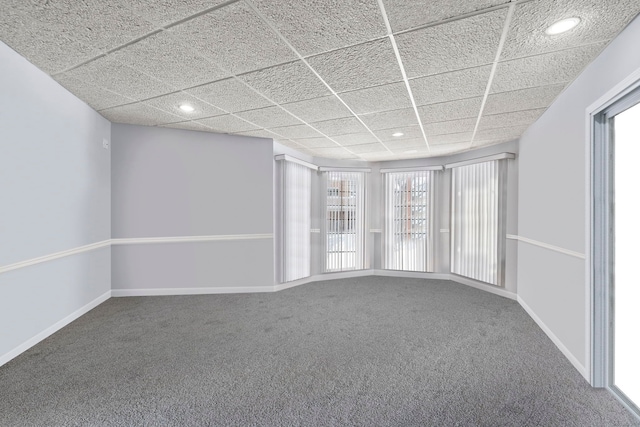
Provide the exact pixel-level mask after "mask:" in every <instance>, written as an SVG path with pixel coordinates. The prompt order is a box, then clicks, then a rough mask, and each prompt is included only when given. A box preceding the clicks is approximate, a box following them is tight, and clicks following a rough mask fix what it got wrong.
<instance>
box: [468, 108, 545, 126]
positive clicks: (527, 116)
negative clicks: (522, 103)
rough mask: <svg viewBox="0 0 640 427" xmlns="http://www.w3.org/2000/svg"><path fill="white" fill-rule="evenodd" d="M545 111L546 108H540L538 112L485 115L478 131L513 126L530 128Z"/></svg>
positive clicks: (527, 111)
mask: <svg viewBox="0 0 640 427" xmlns="http://www.w3.org/2000/svg"><path fill="white" fill-rule="evenodd" d="M544 111H545V108H539V109H537V110H526V111H515V112H512V113H503V114H494V115H490V116H488V115H486V114H485V115H483V116H482V119H481V120H480V126H479V127H478V129H480V130H485V129H495V128H506V127H512V126H528V125H530V124H532V123H533V122H535V121H536V120H538V118H539V117H540V116H541V115H542V113H544Z"/></svg>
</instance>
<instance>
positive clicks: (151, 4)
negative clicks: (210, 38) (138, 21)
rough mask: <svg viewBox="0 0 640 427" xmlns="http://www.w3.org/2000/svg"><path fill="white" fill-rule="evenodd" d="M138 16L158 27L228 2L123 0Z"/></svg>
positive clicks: (207, 0) (216, 0) (208, 0)
mask: <svg viewBox="0 0 640 427" xmlns="http://www.w3.org/2000/svg"><path fill="white" fill-rule="evenodd" d="M122 1H124V2H126V4H127V5H128V7H129V8H130V9H131V10H132V11H133V12H134V13H136V14H138V15H140V16H142V17H143V18H145V19H146V20H148V21H149V22H153V23H155V24H157V25H167V24H170V23H173V22H176V21H180V20H182V19H184V18H187V17H189V16H191V15H194V14H196V13H198V12H201V11H203V10H206V9H209V8H211V7H214V6H217V5H219V4H220V3H223V2H225V1H226V0H180V1H171V0H122Z"/></svg>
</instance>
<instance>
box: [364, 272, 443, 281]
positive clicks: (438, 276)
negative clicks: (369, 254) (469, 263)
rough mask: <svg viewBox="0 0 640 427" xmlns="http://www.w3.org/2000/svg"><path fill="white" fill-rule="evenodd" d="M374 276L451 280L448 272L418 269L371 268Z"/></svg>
mask: <svg viewBox="0 0 640 427" xmlns="http://www.w3.org/2000/svg"><path fill="white" fill-rule="evenodd" d="M373 274H374V276H383V277H409V278H413V279H435V280H451V275H450V274H448V273H423V272H420V271H399V270H373Z"/></svg>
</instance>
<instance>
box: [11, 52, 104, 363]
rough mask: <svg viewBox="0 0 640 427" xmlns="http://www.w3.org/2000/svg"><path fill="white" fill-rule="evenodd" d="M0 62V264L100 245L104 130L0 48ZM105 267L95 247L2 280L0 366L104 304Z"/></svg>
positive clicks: (52, 85) (100, 122) (96, 117)
mask: <svg viewBox="0 0 640 427" xmlns="http://www.w3.org/2000/svg"><path fill="white" fill-rule="evenodd" d="M0 64H2V65H1V66H0V93H1V94H2V96H1V97H0V194H1V195H2V198H1V199H0V242H1V244H0V267H3V266H8V265H11V264H15V263H18V262H22V261H28V260H31V259H33V258H38V257H42V256H45V255H49V254H52V253H56V252H61V251H67V250H70V249H74V248H77V247H79V246H84V245H88V244H92V243H96V242H99V241H104V240H108V239H109V238H110V236H111V231H110V224H111V219H110V178H109V177H110V153H109V151H108V150H106V149H104V148H103V140H104V139H106V140H107V141H109V139H110V126H111V125H110V123H109V122H108V121H107V120H105V119H104V118H103V117H101V116H100V115H99V114H98V113H96V112H95V111H94V110H92V109H91V108H90V107H89V106H87V105H86V104H85V103H83V102H82V101H80V100H79V99H77V98H76V97H75V96H73V95H72V94H71V93H69V92H68V91H67V90H66V89H64V88H63V87H61V86H60V85H59V84H58V83H56V82H55V81H54V80H53V79H51V78H50V77H49V76H47V75H46V74H45V73H44V72H42V71H40V70H39V69H37V68H36V67H35V66H33V65H32V64H30V63H29V62H28V61H27V60H26V59H24V58H23V57H21V56H20V55H18V54H17V53H16V52H14V51H13V50H11V49H10V48H9V47H7V46H6V45H5V44H3V43H0ZM109 266H110V252H109V249H108V248H102V249H97V250H93V251H90V252H84V253H80V254H76V255H71V256H68V257H64V258H60V259H57V260H55V261H49V262H45V263H41V264H37V265H32V266H28V267H24V268H19V269H15V270H12V271H8V272H5V273H0V325H2V327H0V364H2V363H4V362H6V361H7V360H8V359H9V358H10V357H11V355H15V354H14V353H12V352H13V351H14V350H15V349H16V348H19V347H20V346H21V345H23V344H25V343H26V342H28V341H30V340H32V338H34V337H36V336H40V338H42V337H43V336H44V335H42V334H43V333H44V332H45V331H47V330H50V327H51V326H52V325H55V324H56V323H58V322H60V321H62V320H63V319H65V318H67V317H68V316H69V315H71V314H72V313H74V312H76V311H77V310H80V309H82V308H83V307H86V306H87V304H90V303H91V302H92V301H95V300H96V299H98V298H100V297H103V298H105V297H108V293H109V292H110V267H109ZM45 335H46V334H45Z"/></svg>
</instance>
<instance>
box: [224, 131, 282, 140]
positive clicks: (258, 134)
mask: <svg viewBox="0 0 640 427" xmlns="http://www.w3.org/2000/svg"><path fill="white" fill-rule="evenodd" d="M234 135H243V136H253V137H256V138H269V139H276V138H278V136H277V135H275V134H273V133H271V132H269V131H268V130H266V129H258V130H244V131H241V132H234Z"/></svg>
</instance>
